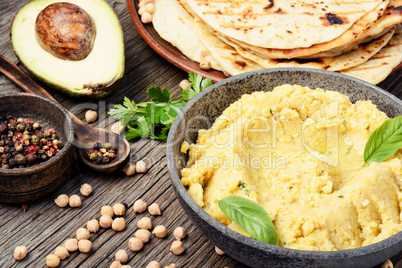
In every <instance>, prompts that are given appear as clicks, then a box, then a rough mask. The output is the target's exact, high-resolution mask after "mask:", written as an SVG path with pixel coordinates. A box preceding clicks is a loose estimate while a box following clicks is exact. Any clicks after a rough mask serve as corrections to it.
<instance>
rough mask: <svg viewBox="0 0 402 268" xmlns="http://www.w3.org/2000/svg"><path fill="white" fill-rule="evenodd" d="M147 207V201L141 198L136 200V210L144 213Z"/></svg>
mask: <svg viewBox="0 0 402 268" xmlns="http://www.w3.org/2000/svg"><path fill="white" fill-rule="evenodd" d="M146 209H147V203H145V202H144V201H142V200H141V199H138V200H137V201H135V202H134V212H137V213H142V212H144V211H145V210H146Z"/></svg>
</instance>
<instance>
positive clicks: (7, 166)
mask: <svg viewBox="0 0 402 268" xmlns="http://www.w3.org/2000/svg"><path fill="white" fill-rule="evenodd" d="M1 168H4V169H10V166H9V165H8V164H5V165H2V166H1Z"/></svg>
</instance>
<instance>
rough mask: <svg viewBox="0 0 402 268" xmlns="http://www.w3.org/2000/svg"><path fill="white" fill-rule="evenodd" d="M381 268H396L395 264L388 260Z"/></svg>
mask: <svg viewBox="0 0 402 268" xmlns="http://www.w3.org/2000/svg"><path fill="white" fill-rule="evenodd" d="M381 268H394V264H393V263H392V261H390V260H389V259H388V260H386V261H385V262H383V263H382V264H381Z"/></svg>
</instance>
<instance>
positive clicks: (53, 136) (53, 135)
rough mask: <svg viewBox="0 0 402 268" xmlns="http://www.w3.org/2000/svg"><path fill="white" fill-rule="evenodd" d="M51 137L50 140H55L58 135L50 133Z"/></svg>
mask: <svg viewBox="0 0 402 268" xmlns="http://www.w3.org/2000/svg"><path fill="white" fill-rule="evenodd" d="M51 138H52V140H57V139H58V138H59V137H57V134H52V136H51Z"/></svg>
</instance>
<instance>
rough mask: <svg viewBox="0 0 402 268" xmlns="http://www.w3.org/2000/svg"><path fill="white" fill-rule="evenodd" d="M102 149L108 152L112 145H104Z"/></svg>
mask: <svg viewBox="0 0 402 268" xmlns="http://www.w3.org/2000/svg"><path fill="white" fill-rule="evenodd" d="M103 148H105V149H106V150H109V149H110V148H112V145H111V144H110V143H108V142H106V143H105V145H103Z"/></svg>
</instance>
